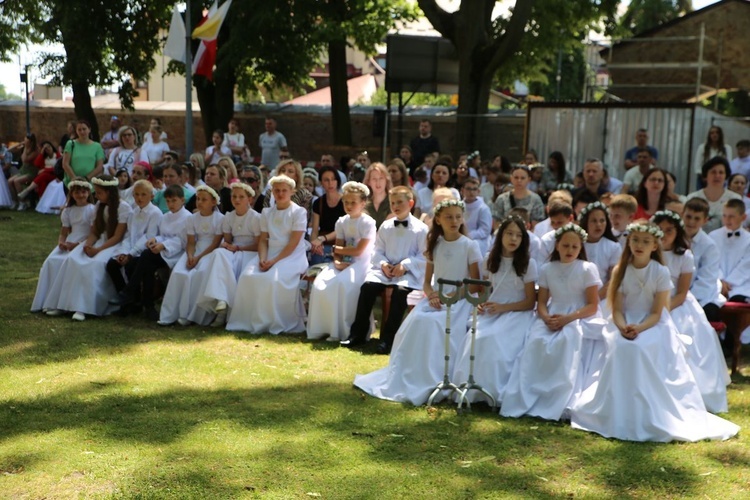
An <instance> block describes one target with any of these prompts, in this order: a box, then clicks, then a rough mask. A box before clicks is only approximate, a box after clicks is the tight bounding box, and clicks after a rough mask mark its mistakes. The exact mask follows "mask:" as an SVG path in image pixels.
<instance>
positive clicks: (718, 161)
mask: <svg viewBox="0 0 750 500" xmlns="http://www.w3.org/2000/svg"><path fill="white" fill-rule="evenodd" d="M716 165H722V166H723V167H724V175H725V176H726V177H729V174H730V173H731V172H732V169H731V168H729V162H728V161H727V159H726V158H724V157H722V156H714V157H713V158H711V159H709V160H708V161H706V162H705V163H704V164H703V166H702V167H701V177H703V178H704V179H705V178H706V177H708V171H709V170H711V169H712V168H714V167H715V166H716Z"/></svg>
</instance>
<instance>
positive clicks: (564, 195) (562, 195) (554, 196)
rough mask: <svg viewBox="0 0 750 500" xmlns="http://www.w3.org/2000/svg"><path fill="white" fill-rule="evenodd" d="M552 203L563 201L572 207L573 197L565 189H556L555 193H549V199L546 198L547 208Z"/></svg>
mask: <svg viewBox="0 0 750 500" xmlns="http://www.w3.org/2000/svg"><path fill="white" fill-rule="evenodd" d="M553 201H564V202H567V203H568V204H569V205H572V204H573V195H572V194H570V191H568V190H566V189H558V190H557V191H552V192H551V193H550V195H549V198H547V206H549V205H551V204H552V202H553Z"/></svg>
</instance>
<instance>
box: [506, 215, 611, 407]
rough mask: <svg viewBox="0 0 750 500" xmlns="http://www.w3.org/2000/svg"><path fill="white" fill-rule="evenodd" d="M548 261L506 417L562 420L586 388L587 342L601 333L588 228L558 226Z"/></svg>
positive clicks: (508, 388)
mask: <svg viewBox="0 0 750 500" xmlns="http://www.w3.org/2000/svg"><path fill="white" fill-rule="evenodd" d="M554 235H555V240H556V243H555V249H554V251H553V252H552V255H551V256H550V259H551V260H550V262H548V263H547V264H544V265H543V266H542V269H541V271H540V273H539V296H538V301H537V319H536V320H535V321H534V323H533V324H532V326H531V330H530V331H529V334H528V337H527V339H526V345H525V346H524V348H523V351H522V352H521V354H520V356H519V357H518V360H517V361H516V364H515V366H514V367H513V372H512V373H511V376H510V380H509V381H508V385H507V386H506V388H505V393H504V394H503V395H502V402H503V403H502V406H501V408H500V414H501V415H503V416H504V417H520V416H522V415H530V416H535V417H541V418H544V419H547V420H560V419H561V418H563V416H564V413H565V411H566V409H567V408H569V406H570V405H571V404H572V403H573V402H574V401H575V397H576V395H577V394H579V393H580V391H581V390H582V389H583V388H584V387H585V384H586V375H587V369H588V367H587V366H586V365H585V364H584V363H583V362H582V359H581V353H582V350H583V340H584V338H586V339H596V338H597V337H598V336H600V335H601V328H602V326H603V322H602V321H601V320H599V321H596V320H595V319H598V318H600V317H601V314H600V312H599V287H600V286H601V284H602V282H601V280H600V279H599V272H598V271H597V269H596V265H594V264H593V263H591V262H587V261H586V249H585V248H584V247H583V244H584V242H585V241H586V231H584V230H583V229H581V228H580V227H578V226H576V225H575V224H572V223H568V224H565V225H564V226H563V227H561V228H559V229H557V230H556V231H555V233H554Z"/></svg>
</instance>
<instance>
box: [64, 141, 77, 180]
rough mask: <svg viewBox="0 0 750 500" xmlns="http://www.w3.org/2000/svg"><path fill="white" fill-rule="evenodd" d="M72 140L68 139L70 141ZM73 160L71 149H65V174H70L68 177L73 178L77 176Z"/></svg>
mask: <svg viewBox="0 0 750 500" xmlns="http://www.w3.org/2000/svg"><path fill="white" fill-rule="evenodd" d="M70 142H71V141H68V143H70ZM70 161H71V154H70V151H65V152H64V153H63V170H64V171H65V174H66V175H67V176H68V179H70V180H73V179H75V177H76V174H75V172H73V167H72V166H71V165H70Z"/></svg>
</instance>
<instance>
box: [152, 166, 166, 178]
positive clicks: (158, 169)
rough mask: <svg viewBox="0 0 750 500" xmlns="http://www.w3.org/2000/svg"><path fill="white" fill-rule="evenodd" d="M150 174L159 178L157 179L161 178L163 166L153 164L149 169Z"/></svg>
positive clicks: (162, 176)
mask: <svg viewBox="0 0 750 500" xmlns="http://www.w3.org/2000/svg"><path fill="white" fill-rule="evenodd" d="M151 175H152V176H153V177H154V179H159V180H161V179H163V178H164V167H162V166H161V165H157V166H155V167H154V168H153V169H152V170H151Z"/></svg>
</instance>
